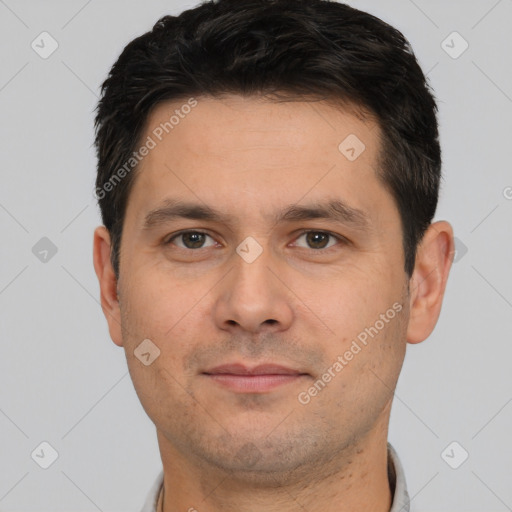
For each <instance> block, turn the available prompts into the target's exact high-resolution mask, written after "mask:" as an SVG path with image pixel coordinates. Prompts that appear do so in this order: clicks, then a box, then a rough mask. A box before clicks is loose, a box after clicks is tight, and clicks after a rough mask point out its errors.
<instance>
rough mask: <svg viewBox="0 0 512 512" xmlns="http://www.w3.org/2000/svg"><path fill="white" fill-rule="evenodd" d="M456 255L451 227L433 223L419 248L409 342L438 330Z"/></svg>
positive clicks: (415, 268) (413, 288) (413, 278)
mask: <svg viewBox="0 0 512 512" xmlns="http://www.w3.org/2000/svg"><path fill="white" fill-rule="evenodd" d="M453 255H454V242H453V230H452V227H451V226H450V224H449V223H448V222H445V221H440V222H435V223H433V224H431V225H430V226H429V228H428V229H427V231H426V233H425V235H424V236H423V239H422V241H421V243H420V245H419V247H418V251H417V254H416V263H415V266H414V272H413V274H412V276H411V280H410V316H409V325H408V329H407V341H408V342H409V343H420V342H421V341H423V340H425V339H426V338H427V337H428V336H429V335H430V334H431V333H432V331H433V330H434V327H435V325H436V323H437V320H438V318H439V313H440V311H441V305H442V302H443V297H444V292H445V289H446V282H447V280H448V274H449V272H450V268H451V264H452V260H453Z"/></svg>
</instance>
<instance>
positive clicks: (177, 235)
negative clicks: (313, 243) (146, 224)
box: [163, 229, 349, 253]
mask: <svg viewBox="0 0 512 512" xmlns="http://www.w3.org/2000/svg"><path fill="white" fill-rule="evenodd" d="M191 233H193V234H199V235H206V236H208V237H210V238H211V239H212V240H213V237H212V236H211V235H209V234H208V233H206V232H204V231H196V230H187V231H180V232H178V233H175V234H174V235H172V237H171V238H168V239H166V240H165V241H164V243H163V244H164V245H166V246H167V245H171V243H172V242H173V240H175V239H176V238H178V237H180V236H182V235H186V234H191ZM308 233H320V234H323V235H328V236H330V237H332V238H334V239H335V240H337V241H338V242H341V243H342V244H348V243H349V241H348V240H347V239H346V238H344V237H342V236H341V235H335V234H334V233H331V232H330V231H323V230H318V229H307V230H304V231H301V232H300V233H299V234H298V236H297V238H296V239H295V241H296V240H298V239H299V238H300V237H302V236H303V235H307V234H308ZM335 247H336V246H331V247H327V248H325V249H312V248H310V247H307V248H306V247H301V249H306V250H309V251H313V252H316V253H318V252H324V253H326V252H329V251H330V250H331V249H334V248H335ZM178 249H183V250H185V251H200V250H201V249H208V247H199V248H198V249H189V248H187V247H178Z"/></svg>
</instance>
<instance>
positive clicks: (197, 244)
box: [166, 231, 215, 249]
mask: <svg viewBox="0 0 512 512" xmlns="http://www.w3.org/2000/svg"><path fill="white" fill-rule="evenodd" d="M207 238H210V239H212V238H211V236H209V235H207V234H206V233H202V232H200V231H184V232H182V233H179V234H178V235H175V236H173V237H172V238H171V239H169V240H168V241H167V242H166V245H168V244H171V243H173V244H174V245H176V246H178V247H181V248H182V249H203V248H204V247H210V246H211V245H213V244H210V245H209V246H208V245H207V246H205V245H204V243H205V240H206V239H207ZM175 240H181V244H179V243H176V242H175ZM212 241H213V239H212ZM214 243H215V242H214Z"/></svg>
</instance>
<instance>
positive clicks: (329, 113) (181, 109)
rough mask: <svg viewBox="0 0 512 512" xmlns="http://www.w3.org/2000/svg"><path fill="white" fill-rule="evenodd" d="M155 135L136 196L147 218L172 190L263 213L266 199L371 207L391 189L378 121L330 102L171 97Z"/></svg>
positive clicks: (148, 136)
mask: <svg viewBox="0 0 512 512" xmlns="http://www.w3.org/2000/svg"><path fill="white" fill-rule="evenodd" d="M149 140H151V146H152V149H151V150H150V151H149V152H148V154H147V155H146V156H145V157H144V159H143V160H142V162H141V164H140V165H139V168H138V170H137V174H136V177H135V178H136V179H135V183H134V187H133V189H132V194H131V197H130V200H129V205H130V204H132V206H136V208H137V210H138V215H139V216H140V215H142V214H143V211H145V212H147V211H148V210H150V209H153V208H154V207H155V205H157V204H158V203H160V202H162V201H164V200H165V199H166V197H168V196H169V195H172V196H174V197H176V196H178V197H180V198H182V199H183V198H186V199H194V200H196V202H197V200H199V201H201V202H202V203H204V204H206V205H210V206H213V205H215V206H216V207H217V209H224V210H226V213H230V212H228V210H230V209H232V210H233V213H234V214H236V215H240V213H246V214H249V213H250V214H251V215H254V214H255V212H254V206H255V205H258V204H259V205H261V206H262V207H264V204H265V203H267V204H268V205H272V206H273V208H274V209H276V208H275V207H277V206H278V205H280V204H284V203H286V204H292V203H297V202H299V201H300V200H301V199H302V198H305V197H306V196H307V199H309V200H311V201H316V200H319V199H322V198H324V197H325V196H326V194H327V195H329V196H330V197H331V198H332V197H333V196H338V195H340V196H342V198H343V199H350V201H346V202H347V203H348V204H349V205H351V206H353V207H354V208H357V209H361V210H364V209H365V206H368V204H369V203H371V202H372V200H373V202H374V204H373V206H374V207H377V206H378V204H379V201H378V200H377V199H378V198H377V197H374V198H373V199H371V195H372V193H373V194H374V196H375V192H379V189H380V193H381V194H382V193H384V188H383V185H382V183H381V182H380V180H378V178H377V174H376V167H377V164H378V158H377V156H378V153H379V150H380V129H379V126H378V125H377V123H376V122H375V121H374V120H372V119H371V118H369V117H366V118H361V117H360V116H358V115H355V113H354V112H353V111H347V110H346V109H341V108H336V107H335V106H334V105H332V104H327V103H325V102H321V101H316V102H310V101H306V102H300V101H290V102H275V101H270V100H266V99H262V98H260V97H241V96H228V97H224V98H222V99H217V98H215V99H214V98H205V97H197V98H195V99H193V101H191V100H190V99H186V98H185V99H183V100H178V101H173V102H166V103H162V104H160V105H158V106H157V107H156V108H154V109H153V111H152V112H151V114H150V116H149V117H148V120H147V123H146V129H145V131H144V133H143V135H142V137H141V142H142V143H146V142H148V141H149ZM365 198H366V200H365ZM134 203H135V205H134ZM129 209H130V208H129Z"/></svg>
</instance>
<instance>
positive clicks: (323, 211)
mask: <svg viewBox="0 0 512 512" xmlns="http://www.w3.org/2000/svg"><path fill="white" fill-rule="evenodd" d="M267 217H268V218H269V219H270V220H273V221H274V222H275V223H276V224H278V223H280V222H293V221H307V220H312V219H325V220H331V221H335V222H338V223H341V224H344V225H348V226H351V227H354V228H357V229H360V230H366V229H368V228H369V227H370V219H369V216H368V215H367V214H366V213H365V212H364V211H363V210H360V209H358V208H354V207H352V206H349V205H347V204H346V203H345V202H344V201H342V200H339V199H338V200H336V199H333V200H330V201H327V202H314V203H309V204H306V205H303V206H300V205H298V204H291V205H288V206H287V207H285V208H284V209H283V210H281V211H279V212H277V213H274V214H273V215H267ZM177 218H182V219H191V220H205V221H210V222H216V223H219V224H235V223H236V222H237V219H236V217H235V216H233V215H229V214H226V213H222V212H219V211H218V210H215V209H214V208H212V207H210V206H207V205H205V204H200V203H191V202H186V201H182V200H179V199H172V198H169V199H166V200H165V201H163V203H162V205H161V206H159V207H157V208H155V209H154V210H151V211H150V212H148V214H147V215H146V216H145V218H144V223H143V228H142V229H143V230H150V229H152V228H155V227H157V226H159V225H162V224H165V223H166V222H170V221H172V220H175V219H177Z"/></svg>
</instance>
